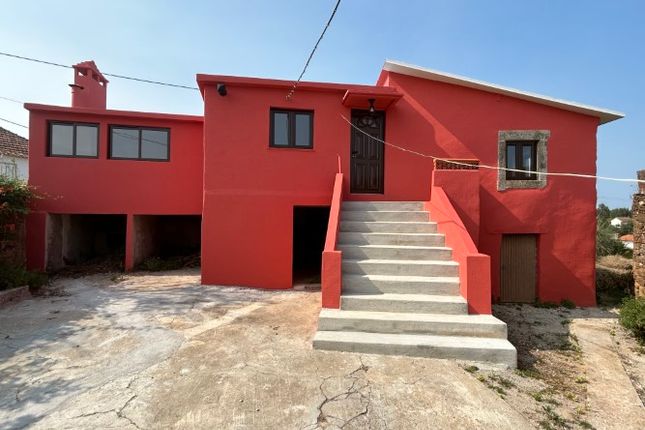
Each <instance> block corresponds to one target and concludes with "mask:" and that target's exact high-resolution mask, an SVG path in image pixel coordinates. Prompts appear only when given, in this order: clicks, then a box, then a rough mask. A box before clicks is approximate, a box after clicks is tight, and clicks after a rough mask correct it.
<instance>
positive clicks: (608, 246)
mask: <svg viewBox="0 0 645 430" xmlns="http://www.w3.org/2000/svg"><path fill="white" fill-rule="evenodd" d="M628 251H629V250H628V249H627V248H625V247H624V246H623V243H622V242H621V241H620V240H618V239H617V238H616V231H615V229H614V228H613V227H612V226H611V224H609V221H607V220H598V224H597V226H596V255H597V256H599V257H600V256H603V255H614V254H618V255H626V254H627V253H628Z"/></svg>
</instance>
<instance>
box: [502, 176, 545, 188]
mask: <svg viewBox="0 0 645 430" xmlns="http://www.w3.org/2000/svg"><path fill="white" fill-rule="evenodd" d="M544 187H546V176H544V178H543V179H505V180H502V181H499V183H498V184H497V191H506V190H535V189H541V188H544Z"/></svg>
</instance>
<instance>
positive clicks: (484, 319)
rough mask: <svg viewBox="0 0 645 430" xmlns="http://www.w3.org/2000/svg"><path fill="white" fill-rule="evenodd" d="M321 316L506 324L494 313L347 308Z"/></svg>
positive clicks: (326, 310)
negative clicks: (357, 309) (443, 312)
mask: <svg viewBox="0 0 645 430" xmlns="http://www.w3.org/2000/svg"><path fill="white" fill-rule="evenodd" d="M320 318H338V319H372V320H378V321H421V322H447V323H467V324H494V325H501V326H503V325H506V323H505V322H503V321H502V320H500V319H498V318H495V317H494V316H492V315H474V314H463V315H462V314H423V313H413V312H378V311H352V310H345V309H321V310H320Z"/></svg>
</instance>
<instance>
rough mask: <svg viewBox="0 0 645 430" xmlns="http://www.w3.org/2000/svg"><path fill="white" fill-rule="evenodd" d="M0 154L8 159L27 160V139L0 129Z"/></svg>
mask: <svg viewBox="0 0 645 430" xmlns="http://www.w3.org/2000/svg"><path fill="white" fill-rule="evenodd" d="M0 154H2V155H5V156H8V157H19V158H27V157H28V154H29V150H28V145H27V139H25V138H24V137H22V136H18V135H17V134H15V133H12V132H10V131H9V130H7V129H4V128H2V127H0Z"/></svg>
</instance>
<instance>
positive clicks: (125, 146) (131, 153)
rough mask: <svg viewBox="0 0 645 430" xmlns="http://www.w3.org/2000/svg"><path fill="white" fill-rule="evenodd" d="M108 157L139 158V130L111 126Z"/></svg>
mask: <svg viewBox="0 0 645 430" xmlns="http://www.w3.org/2000/svg"><path fill="white" fill-rule="evenodd" d="M111 142H112V146H111V150H110V157H113V158H139V130H137V129H131V128H112V140H111Z"/></svg>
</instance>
